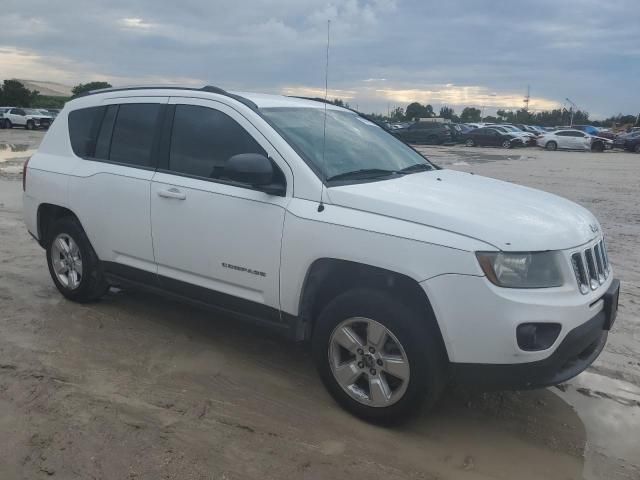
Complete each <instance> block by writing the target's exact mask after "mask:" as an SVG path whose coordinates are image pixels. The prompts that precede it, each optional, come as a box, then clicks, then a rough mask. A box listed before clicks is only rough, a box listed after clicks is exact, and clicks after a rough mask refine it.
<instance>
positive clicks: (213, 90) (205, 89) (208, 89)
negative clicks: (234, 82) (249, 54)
mask: <svg viewBox="0 0 640 480" xmlns="http://www.w3.org/2000/svg"><path fill="white" fill-rule="evenodd" d="M159 89H162V90H190V91H194V92H209V93H216V94H218V95H224V96H225V97H229V98H233V99H234V100H237V101H238V102H240V103H242V104H243V105H246V106H247V107H249V108H250V109H252V110H258V106H257V105H256V104H255V103H254V102H252V101H251V100H249V99H248V98H245V97H242V96H240V95H236V94H233V93H229V92H227V91H226V90H224V89H222V88H220V87H214V86H213V85H205V86H204V87H201V88H196V87H180V86H176V85H139V86H131V87H110V88H100V89H98V90H90V91H88V92H82V93H79V94H77V95H74V96H73V97H71V100H73V99H76V98H81V97H87V96H89V95H96V94H98V93H106V92H126V91H129V90H159Z"/></svg>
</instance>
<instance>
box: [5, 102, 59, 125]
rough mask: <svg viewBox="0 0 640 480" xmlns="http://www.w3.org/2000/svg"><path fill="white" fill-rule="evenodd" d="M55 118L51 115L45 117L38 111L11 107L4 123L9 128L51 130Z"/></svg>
mask: <svg viewBox="0 0 640 480" xmlns="http://www.w3.org/2000/svg"><path fill="white" fill-rule="evenodd" d="M52 121H53V118H52V117H51V116H50V115H43V114H42V113H40V112H39V111H38V110H35V109H32V108H16V107H11V108H9V110H8V111H7V112H5V113H4V123H5V126H6V127H7V128H13V127H16V126H18V127H24V128H26V129H27V130H34V129H36V128H49V126H50V125H51V122H52Z"/></svg>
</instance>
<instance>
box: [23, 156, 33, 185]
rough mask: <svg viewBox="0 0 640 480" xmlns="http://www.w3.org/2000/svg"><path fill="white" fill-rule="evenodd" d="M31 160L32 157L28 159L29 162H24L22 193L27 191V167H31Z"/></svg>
mask: <svg viewBox="0 0 640 480" xmlns="http://www.w3.org/2000/svg"><path fill="white" fill-rule="evenodd" d="M29 160H31V157H29V158H27V161H26V162H24V165H23V167H22V191H23V192H26V191H27V165H29Z"/></svg>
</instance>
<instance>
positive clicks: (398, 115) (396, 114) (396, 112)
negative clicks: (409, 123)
mask: <svg viewBox="0 0 640 480" xmlns="http://www.w3.org/2000/svg"><path fill="white" fill-rule="evenodd" d="M404 119H405V116H404V110H403V109H402V107H396V108H394V109H393V110H391V114H390V117H389V120H391V121H394V122H401V121H402V120H404Z"/></svg>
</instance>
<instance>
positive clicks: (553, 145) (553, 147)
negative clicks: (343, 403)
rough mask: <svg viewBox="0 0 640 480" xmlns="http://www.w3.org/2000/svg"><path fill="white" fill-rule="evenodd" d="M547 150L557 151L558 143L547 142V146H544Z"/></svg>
mask: <svg viewBox="0 0 640 480" xmlns="http://www.w3.org/2000/svg"><path fill="white" fill-rule="evenodd" d="M544 148H545V149H547V150H551V151H553V150H557V149H558V144H557V143H556V142H554V141H553V140H552V141H550V142H547V143H546V145H545V146H544Z"/></svg>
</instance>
